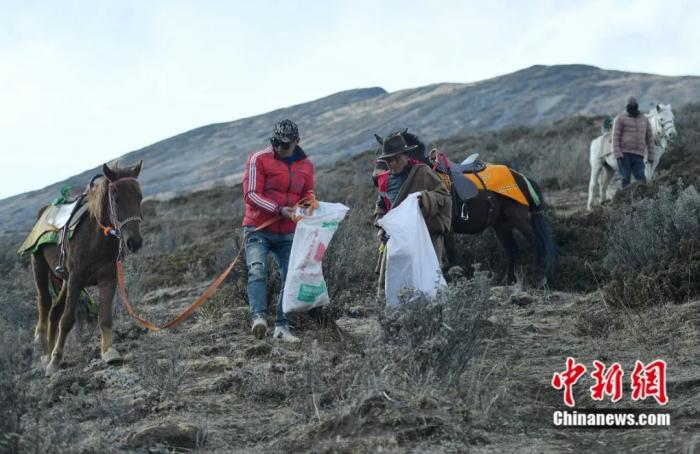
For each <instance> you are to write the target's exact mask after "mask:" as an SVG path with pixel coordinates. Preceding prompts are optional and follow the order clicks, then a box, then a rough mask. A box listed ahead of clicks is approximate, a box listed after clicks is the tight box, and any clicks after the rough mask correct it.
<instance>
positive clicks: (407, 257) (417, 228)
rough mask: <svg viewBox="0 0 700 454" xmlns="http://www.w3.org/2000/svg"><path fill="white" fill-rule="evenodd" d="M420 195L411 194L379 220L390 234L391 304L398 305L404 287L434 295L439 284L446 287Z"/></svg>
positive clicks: (386, 285) (388, 283) (388, 296)
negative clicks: (424, 216) (420, 202)
mask: <svg viewBox="0 0 700 454" xmlns="http://www.w3.org/2000/svg"><path fill="white" fill-rule="evenodd" d="M419 195H420V192H414V193H413V194H411V195H409V196H408V197H407V198H406V199H405V200H404V201H403V202H401V204H400V205H399V206H397V207H396V208H393V209H392V210H390V211H389V212H388V213H387V214H386V215H384V217H383V218H381V219H380V220H379V225H380V226H381V227H382V228H383V229H384V231H385V232H386V233H387V235H389V241H388V242H387V244H386V248H387V258H386V273H385V275H386V280H385V283H384V288H385V290H386V301H387V305H389V306H395V305H397V304H399V298H398V295H399V292H400V291H401V290H402V289H404V288H407V287H408V288H412V289H415V290H418V291H420V292H423V293H425V294H427V295H429V296H431V297H434V296H435V295H436V294H437V290H438V287H442V286H447V283H446V282H445V278H444V277H443V276H442V272H441V270H440V261H439V260H438V258H437V255H435V249H434V248H433V243H432V242H431V241H430V233H428V227H427V226H426V225H425V219H423V214H422V213H421V210H420V207H419V206H418V196H419Z"/></svg>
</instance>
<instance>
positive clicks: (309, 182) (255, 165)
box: [243, 146, 314, 233]
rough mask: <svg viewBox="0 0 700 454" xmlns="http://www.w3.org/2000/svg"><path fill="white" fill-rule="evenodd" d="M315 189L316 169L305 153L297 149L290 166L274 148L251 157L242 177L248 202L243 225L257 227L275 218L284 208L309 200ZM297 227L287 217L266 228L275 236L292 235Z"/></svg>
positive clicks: (270, 147)
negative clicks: (281, 234) (276, 234)
mask: <svg viewBox="0 0 700 454" xmlns="http://www.w3.org/2000/svg"><path fill="white" fill-rule="evenodd" d="M313 189H314V166H313V164H312V163H311V161H310V160H309V159H308V158H307V157H306V154H305V153H304V150H302V149H301V147H299V146H297V148H296V149H295V150H294V155H293V156H292V158H291V159H290V162H289V163H287V162H286V161H285V160H284V159H283V158H280V157H279V156H278V155H277V153H275V151H274V150H273V149H272V146H269V147H267V148H266V149H264V150H261V151H258V152H256V153H253V154H251V155H250V156H249V157H248V161H247V162H246V165H245V174H244V175H243V198H244V200H245V218H244V219H243V225H244V226H252V227H257V226H259V225H261V224H262V223H263V222H265V221H266V220H268V219H269V218H270V217H272V216H277V215H279V214H280V210H281V209H282V207H285V206H290V207H291V206H294V205H295V204H296V203H297V202H299V200H301V199H303V198H307V197H310V196H311V195H312V194H313ZM295 227H296V224H295V223H294V222H292V221H291V220H289V219H287V218H280V219H279V220H278V221H276V222H274V223H272V224H271V225H269V226H267V227H266V228H265V230H267V231H270V232H273V233H292V232H294V229H295Z"/></svg>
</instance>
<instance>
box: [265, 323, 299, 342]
mask: <svg viewBox="0 0 700 454" xmlns="http://www.w3.org/2000/svg"><path fill="white" fill-rule="evenodd" d="M272 337H273V338H274V339H279V340H281V341H284V342H291V343H295V342H299V340H300V339H299V338H298V337H296V336H295V335H294V334H292V332H291V331H289V328H288V327H286V326H275V333H274V334H273V335H272Z"/></svg>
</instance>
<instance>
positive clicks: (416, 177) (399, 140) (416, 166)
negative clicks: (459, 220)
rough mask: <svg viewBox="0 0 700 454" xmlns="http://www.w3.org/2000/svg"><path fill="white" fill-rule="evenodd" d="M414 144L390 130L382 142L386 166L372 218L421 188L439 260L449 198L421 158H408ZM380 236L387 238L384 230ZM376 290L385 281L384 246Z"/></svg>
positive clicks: (447, 225) (423, 210)
mask: <svg viewBox="0 0 700 454" xmlns="http://www.w3.org/2000/svg"><path fill="white" fill-rule="evenodd" d="M415 148H416V146H415V145H413V146H409V145H408V144H407V143H406V140H405V139H404V137H403V135H402V134H401V133H396V134H392V135H390V136H389V137H387V138H386V139H384V140H383V143H382V153H381V155H380V156H379V157H378V159H380V160H382V161H385V162H386V163H387V165H388V167H389V170H386V171H384V172H382V173H380V174H379V175H377V189H378V191H379V195H378V197H377V202H376V204H375V210H374V221H375V225H377V221H378V220H379V219H380V218H382V217H383V216H384V215H385V214H386V213H387V212H389V211H390V210H391V209H392V208H394V207H396V206H398V205H399V204H401V202H403V201H404V200H405V199H406V197H407V196H408V195H409V194H411V193H414V192H420V193H421V195H420V198H419V203H420V209H421V213H422V214H423V218H424V219H425V224H426V227H427V228H428V232H429V233H430V239H431V241H432V243H433V248H434V249H435V255H436V256H437V258H438V261H439V262H440V263H442V261H443V246H444V241H443V235H444V234H445V233H447V232H449V231H450V228H451V220H452V198H451V196H450V193H449V192H448V190H447V188H446V187H445V185H444V184H443V182H442V180H441V179H440V178H439V177H438V176H437V175H436V174H435V173H434V172H433V171H432V170H431V169H430V167H428V166H427V165H426V164H424V163H423V162H420V161H417V160H415V159H411V158H409V153H410V152H411V151H413V150H414V149H415ZM378 235H379V236H380V238H384V239H386V235H385V234H384V233H383V230H381V229H380V230H379V232H378ZM378 265H379V266H378V268H379V281H378V290H380V291H381V289H382V288H383V287H382V286H383V284H384V273H385V268H386V249H384V248H383V249H382V253H381V255H380V258H379V264H378Z"/></svg>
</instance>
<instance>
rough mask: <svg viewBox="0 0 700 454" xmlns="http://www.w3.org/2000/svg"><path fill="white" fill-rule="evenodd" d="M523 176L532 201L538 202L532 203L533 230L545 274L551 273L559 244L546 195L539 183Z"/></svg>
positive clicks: (531, 222)
mask: <svg viewBox="0 0 700 454" xmlns="http://www.w3.org/2000/svg"><path fill="white" fill-rule="evenodd" d="M523 178H524V179H525V182H526V183H527V185H528V189H529V191H531V192H532V194H531V196H532V199H533V200H532V201H533V202H536V203H531V204H530V225H532V230H533V231H534V232H535V237H536V238H537V252H538V254H539V255H540V257H542V258H543V259H544V272H545V275H549V274H550V272H551V271H552V270H553V269H554V264H555V262H556V258H557V245H556V243H555V242H554V240H553V239H552V229H551V227H550V226H549V221H548V220H547V217H546V216H545V202H544V196H543V195H542V190H541V189H540V187H539V186H538V185H537V183H535V182H534V181H532V180H530V179H528V178H526V177H523Z"/></svg>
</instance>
